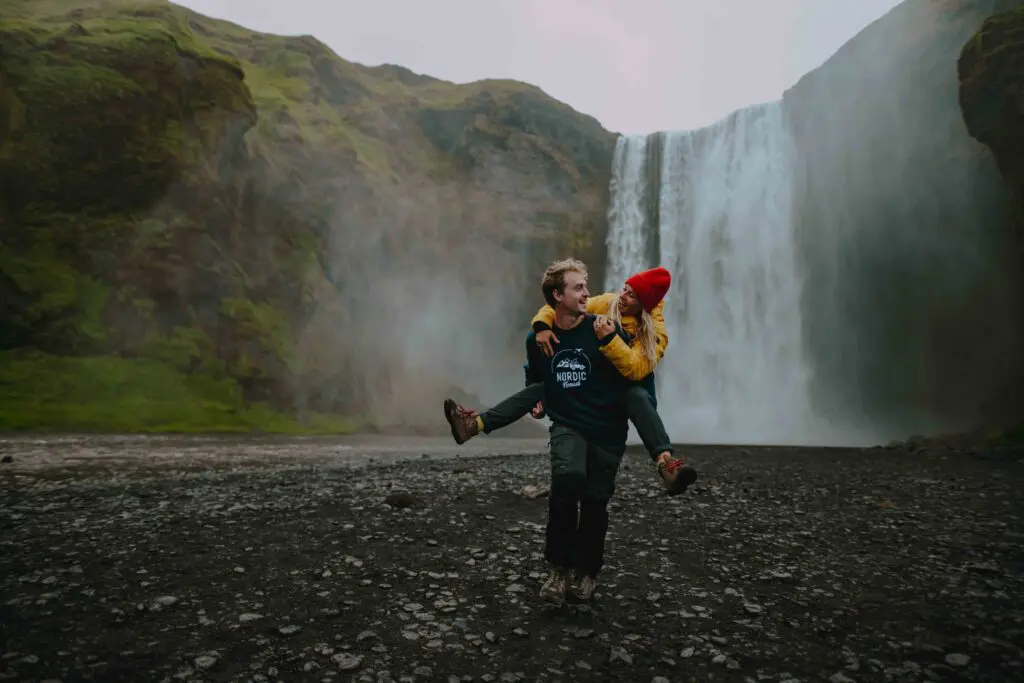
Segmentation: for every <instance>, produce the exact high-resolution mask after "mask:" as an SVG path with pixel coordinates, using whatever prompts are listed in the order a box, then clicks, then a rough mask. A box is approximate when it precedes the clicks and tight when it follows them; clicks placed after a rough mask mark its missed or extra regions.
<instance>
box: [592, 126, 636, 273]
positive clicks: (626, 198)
mask: <svg viewBox="0 0 1024 683" xmlns="http://www.w3.org/2000/svg"><path fill="white" fill-rule="evenodd" d="M647 146H648V145H647V136H644V135H632V136H625V135H623V136H620V137H619V139H618V140H617V141H616V143H615V157H614V160H613V162H612V164H613V165H612V180H611V207H610V208H609V211H608V225H609V229H608V238H607V246H608V253H609V254H610V255H611V254H614V257H612V256H609V259H608V268H607V271H606V274H605V290H606V291H611V290H614V289H616V288H618V287H621V286H622V283H623V281H624V280H625V279H626V277H628V276H629V275H630V274H631V273H635V272H636V271H637V270H641V269H643V268H644V266H645V262H646V256H647V253H648V245H647V233H648V231H647V230H646V229H645V226H646V223H647V221H646V211H645V202H646V196H647V194H646V190H647V174H646V172H645V169H646V159H647ZM595 293H597V292H595Z"/></svg>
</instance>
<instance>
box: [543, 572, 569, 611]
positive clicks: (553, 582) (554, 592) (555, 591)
mask: <svg viewBox="0 0 1024 683" xmlns="http://www.w3.org/2000/svg"><path fill="white" fill-rule="evenodd" d="M568 583H569V570H568V569H559V568H555V569H553V570H551V574H549V575H548V578H547V580H546V581H545V582H544V585H542V586H541V587H540V599H541V600H543V601H544V602H550V603H552V604H554V605H561V604H562V603H563V602H565V590H566V584H568Z"/></svg>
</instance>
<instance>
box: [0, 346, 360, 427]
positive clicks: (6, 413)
mask: <svg viewBox="0 0 1024 683" xmlns="http://www.w3.org/2000/svg"><path fill="white" fill-rule="evenodd" d="M358 426H359V425H358V423H357V422H356V421H354V420H352V419H350V418H345V417H339V416H331V415H322V414H311V415H308V416H304V417H302V418H298V417H295V416H292V415H286V414H283V413H280V412H277V411H274V410H271V409H270V408H269V407H267V406H266V405H264V404H259V403H255V404H247V403H246V402H245V401H244V400H243V398H242V391H241V389H240V388H239V386H238V385H237V384H236V383H234V382H233V381H232V380H230V379H228V378H226V377H216V376H211V375H204V374H193V375H189V374H184V373H182V372H181V371H179V370H177V369H176V368H175V367H173V366H172V365H171V364H168V363H162V362H159V361H154V360H130V359H125V358H116V357H110V356H104V357H93V358H60V357H56V356H49V355H46V354H42V353H38V352H32V353H22V354H15V353H11V352H7V353H0V431H3V430H26V429H31V430H40V429H43V430H53V431H65V432H72V431H86V432H115V433H135V432H267V433H291V434H300V433H318V434H344V433H348V432H351V431H354V430H355V429H356V428H357V427H358Z"/></svg>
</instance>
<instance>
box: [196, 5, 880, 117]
mask: <svg viewBox="0 0 1024 683" xmlns="http://www.w3.org/2000/svg"><path fill="white" fill-rule="evenodd" d="M177 1H178V3H179V4H182V5H185V6H187V7H190V8H192V9H194V10H196V11H198V12H201V13H203V14H207V15H210V16H214V17H218V18H221V19H228V20H230V21H233V22H235V23H237V24H241V25H243V26H246V27H248V28H251V29H254V30H257V31H264V32H269V33H280V34H285V35H299V34H311V35H313V36H316V37H317V38H319V39H320V40H322V41H323V42H324V43H326V44H327V45H329V46H330V47H331V49H333V50H334V51H335V52H337V53H338V54H339V55H340V56H342V57H344V58H345V59H348V60H350V61H355V62H360V63H362V64H367V65H376V64H381V63H392V64H400V65H402V66H405V67H407V68H409V69H412V70H413V71H417V72H419V73H425V74H429V75H431V76H435V77H438V78H443V79H446V80H450V81H455V82H459V83H463V82H468V81H475V80H479V79H482V78H513V79H516V80H520V81H526V82H528V83H532V84H534V85H537V86H539V87H540V88H542V89H543V90H544V91H545V92H547V93H548V94H549V95H551V96H552V97H555V98H558V99H559V100H562V101H563V102H566V103H567V104H569V105H571V106H572V107H574V108H576V109H578V110H579V111H581V112H583V113H586V114H590V115H591V116H594V117H595V118H597V119H598V120H599V121H600V122H601V123H602V124H603V125H604V126H605V127H606V128H608V129H610V130H612V131H615V132H621V133H647V132H651V131H655V130H673V129H686V128H696V127H699V126H704V125H707V124H709V123H711V122H713V121H715V120H717V119H719V118H721V117H723V116H725V115H726V114H728V113H729V112H731V111H733V110H735V109H739V108H741V107H744V106H747V105H750V104H755V103H759V102H765V101H768V100H773V99H777V98H778V97H779V96H781V94H782V91H783V90H785V89H786V88H788V87H789V86H791V85H792V84H793V83H795V82H796V80H797V79H798V78H799V77H800V76H802V75H803V74H804V73H806V72H807V71H809V70H811V69H813V68H815V67H816V66H818V65H819V64H821V63H822V62H823V61H825V60H826V59H827V58H828V57H829V56H830V55H832V54H833V53H834V52H835V51H836V50H837V49H838V48H839V47H840V46H841V45H842V44H843V43H845V42H846V41H847V40H849V39H850V38H852V37H853V36H854V35H855V34H856V33H857V32H858V31H860V30H861V29H863V28H864V27H865V26H867V25H868V24H869V23H871V22H872V21H874V20H875V19H877V18H879V17H880V16H882V15H883V14H885V13H886V12H888V11H889V10H890V9H891V8H893V7H895V6H896V5H897V4H898V3H899V0H286V1H285V2H282V0H177Z"/></svg>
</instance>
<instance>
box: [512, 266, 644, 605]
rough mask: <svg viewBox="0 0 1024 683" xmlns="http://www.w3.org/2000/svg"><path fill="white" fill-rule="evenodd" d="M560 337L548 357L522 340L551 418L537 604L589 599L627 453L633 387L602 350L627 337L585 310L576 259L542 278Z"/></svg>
mask: <svg viewBox="0 0 1024 683" xmlns="http://www.w3.org/2000/svg"><path fill="white" fill-rule="evenodd" d="M541 290H542V292H543V293H544V299H545V301H547V303H548V304H549V305H550V306H551V307H552V309H553V310H554V318H553V322H552V326H551V327H552V331H554V332H555V333H556V334H557V335H558V338H559V343H558V350H557V352H556V353H555V354H554V355H553V356H551V357H550V358H549V357H547V356H546V355H544V353H543V352H542V351H541V350H540V346H539V345H538V344H537V343H536V340H535V337H536V333H532V332H531V334H530V336H529V338H528V339H527V344H526V353H527V366H526V374H527V382H528V383H529V384H535V383H539V384H541V385H542V386H543V400H544V410H545V411H546V413H547V415H548V416H549V417H550V418H551V422H552V425H551V428H550V434H551V438H550V453H551V494H550V496H549V499H548V521H547V529H546V533H545V546H544V557H545V559H546V560H547V562H548V563H549V564H550V565H551V573H550V575H549V576H548V578H547V580H546V581H545V582H544V584H543V585H542V586H541V590H540V597H541V599H543V600H545V601H548V602H553V603H556V604H561V603H562V602H563V601H564V600H565V597H566V593H567V592H568V591H569V590H570V580H573V579H574V580H573V581H572V585H571V590H572V592H573V593H574V594H575V596H576V597H577V598H579V599H581V600H589V599H590V598H591V597H592V596H593V594H594V589H595V588H596V587H597V575H598V573H599V572H600V570H601V568H602V566H603V564H604V549H605V536H606V535H607V531H608V501H609V500H610V499H611V497H612V495H613V494H614V492H615V477H616V475H617V473H618V469H619V462H620V461H621V459H622V455H623V453H624V452H625V450H626V434H627V430H628V427H629V423H628V417H629V413H628V407H627V404H626V394H627V392H628V391H629V388H630V386H631V384H630V382H629V380H627V379H626V378H625V377H623V376H622V375H621V374H620V373H619V372H618V371H617V370H616V369H615V367H614V365H612V363H611V361H609V360H608V359H607V358H606V357H605V356H604V354H603V353H602V352H601V349H602V347H604V346H607V345H608V344H610V343H612V341H613V340H614V339H616V338H618V339H620V340H621V341H623V342H625V341H626V338H625V334H624V333H623V332H622V330H621V328H619V327H618V326H617V325H616V324H615V323H614V322H612V321H611V320H610V319H608V318H607V317H605V316H600V317H598V316H594V315H591V314H588V313H587V299H588V298H589V296H590V293H589V292H588V291H587V270H586V266H584V265H583V263H581V262H580V261H577V260H574V259H567V260H564V261H557V262H555V263H552V264H551V265H550V266H549V267H548V269H547V270H546V271H545V272H544V277H543V278H542V280H541Z"/></svg>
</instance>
